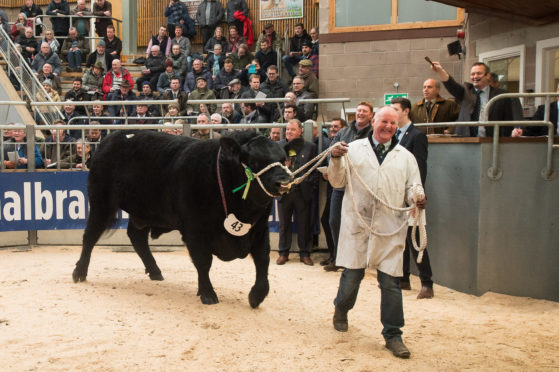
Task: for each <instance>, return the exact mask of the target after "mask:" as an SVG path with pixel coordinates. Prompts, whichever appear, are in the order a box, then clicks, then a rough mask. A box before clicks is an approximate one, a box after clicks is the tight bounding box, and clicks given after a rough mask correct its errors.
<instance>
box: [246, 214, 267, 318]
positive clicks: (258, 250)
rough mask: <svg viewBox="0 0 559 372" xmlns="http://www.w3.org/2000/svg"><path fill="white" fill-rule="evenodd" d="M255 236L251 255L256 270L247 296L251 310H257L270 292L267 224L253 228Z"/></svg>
mask: <svg viewBox="0 0 559 372" xmlns="http://www.w3.org/2000/svg"><path fill="white" fill-rule="evenodd" d="M254 228H255V230H254V231H255V232H256V231H258V232H257V234H258V235H257V236H256V237H255V239H254V241H253V242H252V247H251V255H252V259H253V261H254V266H255V268H256V282H255V283H254V286H252V289H251V290H250V293H249V295H248V302H249V304H250V306H251V307H252V308H257V307H258V305H260V304H261V303H262V301H264V299H265V298H266V296H267V295H268V292H269V291H270V283H269V282H268V266H269V265H270V237H269V233H268V222H267V221H266V222H265V224H264V225H259V226H255V227H254Z"/></svg>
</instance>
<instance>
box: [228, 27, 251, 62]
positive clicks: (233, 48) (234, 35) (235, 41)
mask: <svg viewBox="0 0 559 372" xmlns="http://www.w3.org/2000/svg"><path fill="white" fill-rule="evenodd" d="M246 42H247V41H246V39H245V38H244V37H243V36H241V35H240V34H239V30H238V29H237V27H235V26H229V44H228V46H227V53H226V54H227V55H229V54H231V53H236V52H237V50H238V49H239V46H240V45H241V44H246Z"/></svg>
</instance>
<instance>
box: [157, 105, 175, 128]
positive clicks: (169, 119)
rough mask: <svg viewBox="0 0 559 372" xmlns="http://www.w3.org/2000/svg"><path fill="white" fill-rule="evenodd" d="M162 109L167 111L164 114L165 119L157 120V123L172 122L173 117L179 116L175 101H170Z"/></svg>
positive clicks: (173, 120)
mask: <svg viewBox="0 0 559 372" xmlns="http://www.w3.org/2000/svg"><path fill="white" fill-rule="evenodd" d="M163 110H166V111H167V113H166V114H165V115H164V116H165V119H164V120H159V124H163V123H167V122H170V123H174V122H175V120H177V119H175V118H176V117H177V116H179V105H178V104H176V103H170V104H169V105H168V106H167V107H166V108H163Z"/></svg>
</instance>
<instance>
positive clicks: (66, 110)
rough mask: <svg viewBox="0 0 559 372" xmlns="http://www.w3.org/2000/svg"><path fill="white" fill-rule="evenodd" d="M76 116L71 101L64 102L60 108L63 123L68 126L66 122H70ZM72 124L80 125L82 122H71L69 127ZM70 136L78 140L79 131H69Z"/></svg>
mask: <svg viewBox="0 0 559 372" xmlns="http://www.w3.org/2000/svg"><path fill="white" fill-rule="evenodd" d="M76 116H79V115H78V113H76V106H74V105H73V104H72V101H66V102H64V106H62V119H63V120H64V123H66V124H68V122H70V120H71V119H73V118H75V117H76ZM72 124H82V122H81V120H73V121H72V122H70V125H72ZM70 136H72V137H74V138H80V137H81V130H78V129H74V130H71V131H70Z"/></svg>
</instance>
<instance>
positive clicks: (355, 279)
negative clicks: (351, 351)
mask: <svg viewBox="0 0 559 372" xmlns="http://www.w3.org/2000/svg"><path fill="white" fill-rule="evenodd" d="M364 276H365V269H345V270H344V271H343V272H342V276H341V277H340V285H339V287H338V294H337V295H336V299H335V300H334V305H335V306H336V309H338V310H340V311H342V312H344V313H347V312H348V311H349V310H351V309H352V308H353V306H354V305H355V301H356V300H357V294H358V293H359V286H360V285H361V281H362V280H363V277H364ZM377 281H378V284H379V286H380V321H381V323H382V325H383V329H382V335H383V337H384V339H385V340H387V341H388V340H394V339H401V336H402V330H401V328H402V327H403V326H404V305H403V303H402V290H401V289H400V279H399V278H397V277H395V276H391V275H388V274H385V273H383V272H382V271H378V270H377Z"/></svg>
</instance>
